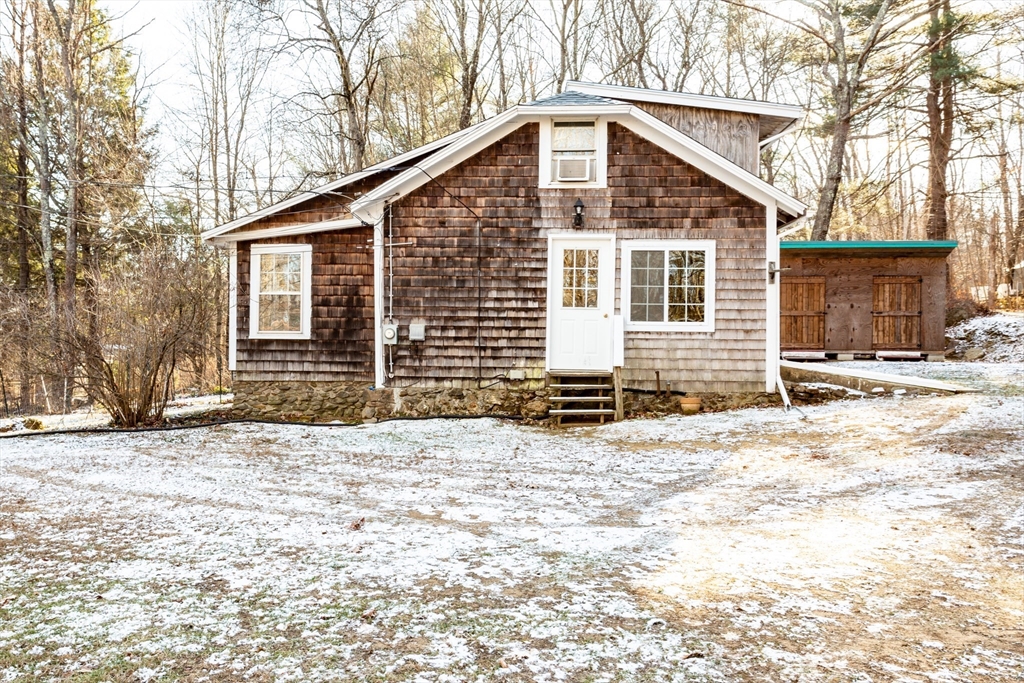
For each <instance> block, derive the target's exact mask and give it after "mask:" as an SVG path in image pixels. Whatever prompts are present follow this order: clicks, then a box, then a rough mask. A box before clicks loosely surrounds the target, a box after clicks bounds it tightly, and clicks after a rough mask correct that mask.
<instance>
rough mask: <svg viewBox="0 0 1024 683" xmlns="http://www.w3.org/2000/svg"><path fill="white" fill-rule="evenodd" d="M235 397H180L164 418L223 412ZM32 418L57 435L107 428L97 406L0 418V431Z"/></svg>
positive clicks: (19, 426)
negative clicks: (58, 433)
mask: <svg viewBox="0 0 1024 683" xmlns="http://www.w3.org/2000/svg"><path fill="white" fill-rule="evenodd" d="M233 400H234V394H210V395H205V396H179V397H178V398H176V399H174V400H173V401H171V402H170V403H168V404H167V408H166V409H165V410H164V417H186V416H190V415H201V414H202V413H206V412H209V411H211V410H224V409H226V408H230V407H231V402H232V401H233ZM28 418H35V419H37V420H39V421H40V422H42V423H43V430H42V431H48V432H49V431H59V430H62V429H88V428H93V427H107V426H109V425H110V414H109V413H108V412H107V411H105V410H104V409H103V408H101V407H100V406H96V405H94V406H88V407H85V408H79V409H77V410H74V411H72V412H70V413H65V414H53V415H47V414H45V413H44V414H40V415H19V416H17V417H11V418H0V431H3V430H4V429H5V428H7V427H11V426H13V427H14V430H13V431H20V430H22V429H24V428H25V427H24V422H25V420H26V419H28Z"/></svg>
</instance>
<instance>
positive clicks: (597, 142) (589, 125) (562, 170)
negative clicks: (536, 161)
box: [538, 118, 608, 187]
mask: <svg viewBox="0 0 1024 683" xmlns="http://www.w3.org/2000/svg"><path fill="white" fill-rule="evenodd" d="M607 148H608V122H607V121H605V120H603V119H601V118H593V119H589V120H555V119H547V118H544V119H542V120H541V124H540V169H539V173H538V175H539V181H540V186H541V187H569V186H586V187H605V186H606V185H607V182H608V171H607V159H608V149H607Z"/></svg>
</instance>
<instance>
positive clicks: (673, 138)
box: [351, 98, 807, 223]
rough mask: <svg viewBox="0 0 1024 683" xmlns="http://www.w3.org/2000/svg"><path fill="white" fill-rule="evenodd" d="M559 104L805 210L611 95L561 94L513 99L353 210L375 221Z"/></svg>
mask: <svg viewBox="0 0 1024 683" xmlns="http://www.w3.org/2000/svg"><path fill="white" fill-rule="evenodd" d="M549 99H552V98H549ZM563 110H566V111H567V112H568V113H572V114H581V115H587V116H605V117H608V120H609V121H616V122H617V123H620V124H622V125H624V126H626V127H627V128H629V129H631V130H632V131H633V132H635V133H637V134H638V135H640V136H641V137H644V138H646V139H648V140H650V141H651V142H653V143H654V144H656V145H658V146H659V147H661V148H663V149H665V150H666V151H668V152H670V153H672V154H674V155H676V156H677V157H679V158H680V159H682V160H683V161H685V162H687V163H689V164H690V165H692V166H694V167H695V168H697V169H699V170H701V171H703V172H704V173H707V174H708V175H709V176H711V177H713V178H715V179H717V180H719V181H721V182H723V183H725V184H726V185H728V186H730V187H732V188H733V189H735V190H736V191H738V192H740V193H741V194H743V195H745V196H747V197H750V198H751V199H753V200H754V201H756V202H759V203H761V204H763V205H765V206H768V205H770V204H774V205H775V206H776V207H777V208H778V209H779V210H780V211H782V212H783V213H785V214H787V215H789V216H793V217H794V218H795V217H797V216H800V215H802V214H803V213H804V212H805V211H806V210H807V206H806V205H805V204H803V203H802V202H800V201H799V200H797V199H795V198H793V197H790V196H789V195H788V194H786V193H785V192H783V191H782V190H780V189H778V188H777V187H775V186H773V185H771V184H769V183H767V182H765V181H764V180H762V179H761V178H759V177H758V176H756V175H754V174H753V173H751V172H750V171H747V170H746V169H744V168H742V167H740V166H738V165H737V164H735V163H733V162H732V161H730V160H728V159H726V158H725V157H723V156H722V155H720V154H718V153H717V152H715V151H714V150H712V149H710V148H708V147H706V146H704V145H702V144H701V143H699V142H697V141H696V140H694V139H693V138H691V137H690V136H688V135H686V134H685V133H682V132H680V131H678V130H676V129H675V128H673V127H672V126H670V125H668V124H667V123H665V122H664V121H662V120H661V119H659V118H657V117H656V116H654V115H652V114H649V113H648V112H646V111H644V110H643V109H640V108H639V107H636V106H633V105H630V104H625V103H619V102H614V101H613V102H612V103H610V104H586V105H582V104H577V105H566V104H564V100H560V101H557V102H555V103H552V104H543V103H540V104H538V103H533V104H524V105H518V106H516V107H513V108H511V109H509V110H507V111H505V112H502V113H501V114H499V115H497V116H495V117H492V118H490V119H488V120H487V121H484V122H483V124H481V125H480V126H479V127H478V128H477V129H476V130H474V131H473V133H472V134H470V135H466V136H464V137H462V138H460V139H458V140H456V141H454V142H453V143H452V144H450V145H447V146H446V147H445V148H443V149H440V150H438V151H437V152H435V153H434V154H432V155H430V156H429V157H427V158H426V159H424V160H422V161H421V162H420V163H418V164H415V165H413V166H411V167H407V168H405V169H404V170H402V172H401V173H399V174H398V175H396V176H394V177H393V178H390V179H389V180H386V181H385V182H383V183H381V184H380V185H378V186H377V187H376V188H374V189H373V190H371V191H369V192H367V193H366V194H364V195H363V196H362V197H360V198H359V199H357V200H356V201H354V202H353V203H352V205H351V210H352V215H353V216H355V217H356V218H359V219H361V220H363V221H365V222H367V223H375V222H377V221H378V220H380V218H381V217H382V216H383V215H384V210H385V208H386V206H387V205H388V204H391V203H393V202H394V201H395V200H396V199H400V198H401V197H404V196H406V195H408V194H409V193H410V192H413V191H414V190H416V189H418V188H419V187H421V186H422V185H424V184H426V183H428V182H430V181H431V180H432V179H433V178H435V177H436V176H438V175H440V174H442V173H444V172H445V171H447V170H449V169H451V168H453V167H454V166H456V165H458V164H459V163H461V162H462V161H464V160H466V159H468V158H469V157H471V156H472V155H474V154H476V153H477V152H479V151H481V150H483V149H484V148H486V147H488V146H489V145H491V144H494V143H495V142H497V141H498V140H500V139H501V138H503V137H505V136H506V135H508V134H509V133H511V132H512V131H514V130H515V129H517V128H519V127H520V126H522V125H524V124H526V123H531V122H535V121H539V120H540V117H541V116H542V115H543V116H546V115H549V114H552V113H561V112H562V111H563Z"/></svg>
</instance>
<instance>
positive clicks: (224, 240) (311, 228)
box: [212, 218, 364, 244]
mask: <svg viewBox="0 0 1024 683" xmlns="http://www.w3.org/2000/svg"><path fill="white" fill-rule="evenodd" d="M361 225H364V223H363V222H362V221H361V220H359V219H358V218H340V219H338V220H335V221H320V222H319V223H297V224H295V225H282V226H281V227H279V228H267V229H266V230H247V231H245V232H236V233H233V234H230V235H223V236H221V237H215V238H213V240H212V241H213V243H214V244H231V243H235V242H248V241H251V240H261V239H266V238H268V237H285V236H287V235H306V234H308V233H311V232H325V231H327V230H348V229H350V228H358V227H359V226H361Z"/></svg>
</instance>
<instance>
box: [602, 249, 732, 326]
mask: <svg viewBox="0 0 1024 683" xmlns="http://www.w3.org/2000/svg"><path fill="white" fill-rule="evenodd" d="M622 264H623V265H622V295H621V296H622V310H623V315H624V317H625V323H626V329H627V330H640V331H643V330H648V331H680V332H683V331H690V332H713V331H714V329H715V243H714V241H712V240H652V241H626V242H623V243H622Z"/></svg>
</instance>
